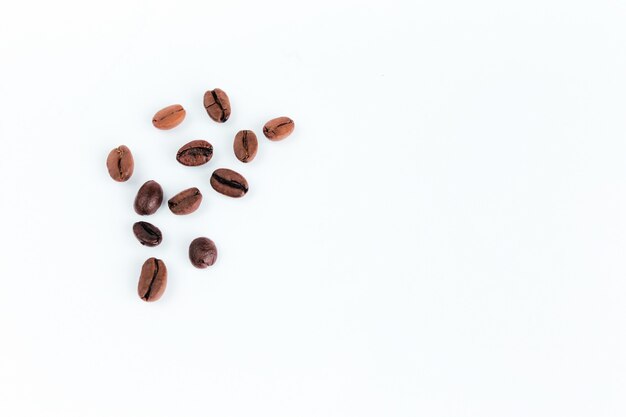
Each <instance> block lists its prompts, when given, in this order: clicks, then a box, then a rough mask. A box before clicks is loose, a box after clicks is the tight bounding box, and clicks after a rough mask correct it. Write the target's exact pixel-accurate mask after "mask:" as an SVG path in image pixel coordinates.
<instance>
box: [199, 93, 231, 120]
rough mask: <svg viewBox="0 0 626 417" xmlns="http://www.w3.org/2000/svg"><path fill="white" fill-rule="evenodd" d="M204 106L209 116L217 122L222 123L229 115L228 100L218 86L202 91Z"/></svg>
mask: <svg viewBox="0 0 626 417" xmlns="http://www.w3.org/2000/svg"><path fill="white" fill-rule="evenodd" d="M204 108H205V109H206V112H207V113H208V114H209V117H211V119H213V120H215V121H216V122H218V123H224V122H225V121H226V120H228V118H229V117H230V100H229V99H228V96H227V95H226V93H225V92H223V91H222V90H220V89H219V88H216V89H215V90H209V91H207V92H206V93H204Z"/></svg>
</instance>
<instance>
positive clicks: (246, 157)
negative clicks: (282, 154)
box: [233, 130, 259, 162]
mask: <svg viewBox="0 0 626 417" xmlns="http://www.w3.org/2000/svg"><path fill="white" fill-rule="evenodd" d="M258 147H259V141H258V140H257V139H256V135H255V134H254V132H253V131H251V130H240V131H239V132H238V133H237V135H235V142H234V143H233V149H234V151H235V156H236V157H237V159H239V160H240V161H241V162H250V161H252V160H253V159H254V157H255V156H256V151H257V149H258Z"/></svg>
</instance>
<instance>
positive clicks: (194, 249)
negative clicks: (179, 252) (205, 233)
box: [189, 237, 217, 269]
mask: <svg viewBox="0 0 626 417" xmlns="http://www.w3.org/2000/svg"><path fill="white" fill-rule="evenodd" d="M216 259H217V248H216V247H215V243H213V241H212V240H211V239H208V238H206V237H199V238H196V239H194V240H193V241H192V242H191V244H190V245H189V260H190V261H191V263H192V265H193V266H195V267H196V268H201V269H204V268H206V267H209V266H211V265H213V264H214V263H215V260H216Z"/></svg>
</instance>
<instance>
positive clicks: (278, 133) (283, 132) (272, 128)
mask: <svg viewBox="0 0 626 417" xmlns="http://www.w3.org/2000/svg"><path fill="white" fill-rule="evenodd" d="M294 127H295V125H294V123H293V120H291V119H290V118H289V117H277V118H276V119H272V120H270V121H269V122H267V123H265V126H263V134H264V135H265V137H266V138H268V139H269V140H274V141H276V140H283V139H285V138H286V137H287V136H289V135H291V132H293V128H294Z"/></svg>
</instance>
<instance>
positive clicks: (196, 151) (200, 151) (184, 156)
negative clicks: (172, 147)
mask: <svg viewBox="0 0 626 417" xmlns="http://www.w3.org/2000/svg"><path fill="white" fill-rule="evenodd" d="M212 156H213V145H211V144H210V143H209V142H207V141H206V140H192V141H191V142H189V143H188V144H186V145H185V146H183V147H182V148H180V149H179V150H178V153H177V154H176V160H177V161H178V162H180V163H181V164H183V165H186V166H188V167H197V166H198V165H202V164H206V163H207V162H209V161H210V160H211V157H212Z"/></svg>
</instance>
